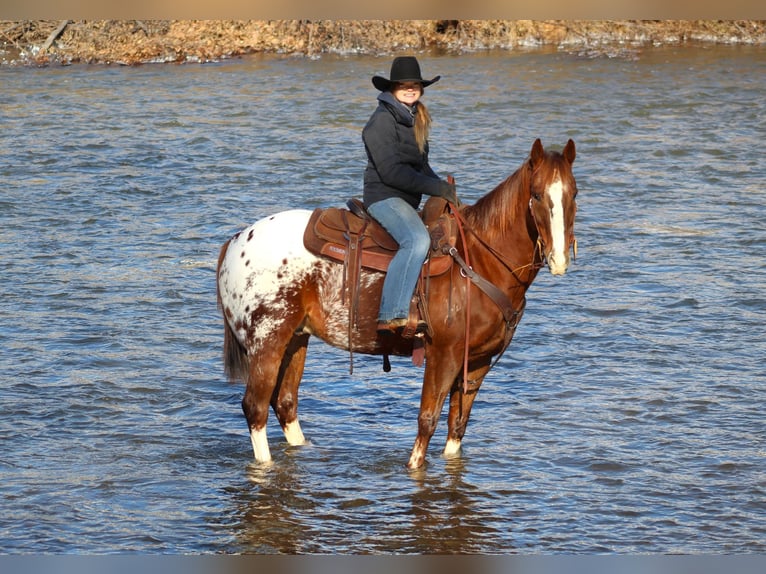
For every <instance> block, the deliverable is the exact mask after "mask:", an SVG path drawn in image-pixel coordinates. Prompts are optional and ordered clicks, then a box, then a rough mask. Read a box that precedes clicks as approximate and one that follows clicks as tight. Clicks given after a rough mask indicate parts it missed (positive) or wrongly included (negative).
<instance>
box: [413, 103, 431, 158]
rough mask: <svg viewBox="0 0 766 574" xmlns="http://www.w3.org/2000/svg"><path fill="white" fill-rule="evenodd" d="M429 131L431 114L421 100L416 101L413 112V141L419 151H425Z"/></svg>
mask: <svg viewBox="0 0 766 574" xmlns="http://www.w3.org/2000/svg"><path fill="white" fill-rule="evenodd" d="M430 131H431V114H429V113H428V108H426V106H425V104H423V103H422V102H418V111H417V113H416V114H415V141H416V142H417V144H418V149H419V150H420V153H425V150H426V143H428V134H429V132H430Z"/></svg>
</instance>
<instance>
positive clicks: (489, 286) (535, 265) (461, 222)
mask: <svg viewBox="0 0 766 574" xmlns="http://www.w3.org/2000/svg"><path fill="white" fill-rule="evenodd" d="M537 169H538V168H536V169H535V171H536V170H537ZM532 176H534V171H533V173H532ZM448 206H449V210H450V212H451V213H452V215H453V216H454V219H455V222H456V224H457V228H458V231H459V233H460V238H461V241H462V244H463V246H464V251H465V255H464V256H465V259H463V257H461V256H460V253H458V250H457V248H456V247H455V246H450V245H445V246H444V247H443V250H444V252H445V253H447V254H449V255H450V256H451V257H452V258H453V259H454V260H455V262H456V263H457V265H458V267H460V274H461V275H462V276H463V277H465V279H466V321H465V349H464V352H463V393H467V392H468V390H469V383H470V381H469V380H468V345H469V341H470V338H469V335H470V320H471V290H470V285H469V282H471V283H473V284H474V285H476V287H478V288H479V289H480V290H481V291H483V292H484V294H485V295H487V296H488V297H489V298H490V300H492V301H493V302H494V303H495V305H497V307H498V308H499V309H500V311H501V312H502V314H503V318H504V320H505V335H504V338H503V345H502V347H501V349H500V352H499V353H498V354H497V356H496V357H495V360H494V361H493V362H492V364H491V365H490V367H489V369H490V370H491V369H492V368H493V367H494V366H495V365H496V364H497V362H498V361H499V360H500V358H501V357H502V356H503V354H504V353H505V351H506V350H507V349H508V346H509V345H510V344H511V339H513V335H514V333H515V332H516V327H518V325H519V322H520V321H521V316H522V315H523V313H524V308H525V307H526V302H527V299H526V295H525V296H522V298H521V303H520V304H519V305H518V307H516V306H514V305H513V303H512V302H511V300H510V299H509V298H508V296H507V295H506V294H505V292H503V291H502V290H500V289H499V288H498V287H497V286H496V285H494V284H493V283H492V282H490V281H488V280H487V279H485V278H484V277H482V276H481V275H480V274H479V273H477V272H476V271H474V269H473V268H472V267H471V264H470V257H469V253H468V244H467V243H466V239H465V233H466V230H467V231H468V232H470V233H471V235H473V237H474V238H476V240H477V241H478V243H479V244H480V245H481V246H482V247H484V249H486V250H487V251H488V252H489V253H490V254H491V255H492V256H493V257H494V258H495V259H496V260H497V261H498V262H499V263H500V264H501V265H502V266H503V267H504V268H505V269H506V270H507V271H509V272H510V274H511V276H512V277H513V278H514V279H515V280H516V281H517V282H518V283H519V285H521V286H523V287H524V290H525V292H526V289H528V288H529V286H530V284H531V281H528V282H524V281H522V279H521V278H520V277H519V275H518V273H519V272H520V271H522V270H524V269H527V268H532V269H533V270H537V269H540V268H542V267H544V266H545V265H546V263H547V261H546V257H545V242H544V241H543V239H542V234H541V233H540V226H539V224H538V222H537V218H536V217H535V213H534V210H533V209H532V198H531V197H530V199H529V213H530V215H531V216H532V221H533V222H534V224H535V230H536V231H537V241H536V243H535V251H534V253H533V256H532V263H527V264H526V265H520V266H515V265H513V264H511V263H509V262H508V260H507V259H506V258H505V256H504V255H503V254H502V253H500V252H499V251H498V250H497V249H495V248H494V247H492V246H491V245H490V244H489V243H487V242H486V241H485V240H484V239H483V238H482V237H481V236H479V235H478V234H477V233H476V231H475V230H474V229H473V228H472V227H470V226H469V225H468V224H467V222H466V221H465V219H464V218H463V216H462V215H461V214H460V212H459V211H458V209H457V206H456V205H454V204H452V203H449V204H448ZM570 245H571V246H572V247H573V252H574V257H575V259H576V258H577V239H576V238H575V237H574V234H573V235H572V239H571V241H570ZM538 254H539V256H540V257H539V259H538V257H537V255H538Z"/></svg>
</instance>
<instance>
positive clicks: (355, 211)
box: [303, 197, 457, 276]
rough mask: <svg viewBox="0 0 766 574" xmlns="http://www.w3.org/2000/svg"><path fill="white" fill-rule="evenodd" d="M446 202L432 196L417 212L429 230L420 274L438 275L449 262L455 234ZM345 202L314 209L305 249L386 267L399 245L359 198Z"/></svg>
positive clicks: (355, 263)
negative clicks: (429, 240)
mask: <svg viewBox="0 0 766 574" xmlns="http://www.w3.org/2000/svg"><path fill="white" fill-rule="evenodd" d="M447 205H448V204H447V202H446V201H445V200H444V199H442V198H440V197H431V198H429V199H428V201H426V203H425V205H424V207H423V210H422V211H421V212H420V215H421V218H422V219H423V222H424V223H425V225H426V227H427V228H428V230H429V233H430V234H431V249H430V251H429V254H428V257H427V258H426V261H425V263H424V264H423V273H421V275H424V276H435V275H441V274H442V273H444V272H446V271H447V270H448V269H449V268H450V267H451V266H452V261H453V260H452V257H448V256H446V253H447V250H448V249H449V247H453V246H454V245H455V242H456V237H457V234H456V231H455V222H454V218H453V216H452V215H451V214H449V212H448V209H447ZM347 206H348V208H341V207H330V208H325V209H323V208H317V209H315V210H314V212H313V213H312V214H311V217H310V219H309V222H308V224H307V225H306V229H305V231H304V233H303V244H304V245H305V247H306V249H308V250H309V251H310V252H312V253H314V254H315V255H320V256H324V257H329V258H330V259H334V260H336V261H340V262H342V263H344V264H345V265H349V266H351V268H354V267H356V268H365V269H372V270H375V271H382V272H385V271H387V270H388V266H389V264H390V263H391V260H392V259H393V257H394V255H395V254H396V251H397V250H398V249H399V245H398V244H397V243H396V241H395V240H394V238H393V237H391V235H389V233H388V232H387V231H386V230H385V229H384V228H383V226H382V225H380V224H379V223H378V222H377V221H375V220H374V219H373V218H372V217H371V216H370V215H369V214H368V213H367V211H366V210H365V208H364V205H363V204H362V202H361V201H359V200H358V199H351V200H349V201H348V203H347Z"/></svg>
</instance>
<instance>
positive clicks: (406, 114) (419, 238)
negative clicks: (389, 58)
mask: <svg viewBox="0 0 766 574" xmlns="http://www.w3.org/2000/svg"><path fill="white" fill-rule="evenodd" d="M390 76H391V78H390V79H386V78H384V77H382V76H374V77H373V78H372V83H373V85H374V86H375V87H376V88H377V89H378V90H380V92H381V93H380V94H379V95H378V107H377V109H376V110H375V111H374V112H373V114H372V116H370V119H369V121H368V122H367V125H366V126H365V127H364V130H363V131H362V139H363V141H364V146H365V150H366V151H367V160H368V161H367V168H366V169H365V172H364V204H365V207H366V208H367V211H368V213H369V214H370V215H372V217H374V218H375V219H376V220H377V221H378V223H380V224H381V225H382V226H383V227H384V228H385V229H386V231H388V232H389V233H390V234H391V236H392V237H393V238H394V239H395V240H396V242H397V243H398V244H399V250H398V251H397V253H396V255H395V256H394V258H393V260H392V261H391V264H390V265H389V268H388V273H387V274H386V277H385V281H384V283H383V294H382V298H381V302H380V310H379V311H378V332H396V331H397V330H399V329H403V328H404V327H405V325H406V324H407V316H408V315H409V308H410V300H411V299H412V294H413V292H414V291H415V286H416V285H417V281H418V276H419V275H420V268H421V267H422V265H423V262H424V261H425V258H426V255H427V254H428V249H429V247H430V237H429V235H428V230H427V229H426V226H425V225H424V224H423V221H422V220H421V218H420V215H419V214H418V211H417V210H418V208H419V206H420V201H421V199H422V196H423V195H436V196H440V197H444V198H446V199H447V200H448V201H451V202H453V203H457V197H456V194H455V186H454V185H453V184H451V183H448V182H447V181H445V180H443V179H440V178H439V176H437V175H436V174H435V173H434V171H433V170H432V169H431V166H430V165H429V164H428V132H429V129H430V127H431V118H430V116H429V114H428V110H427V109H426V107H425V106H424V105H423V103H422V102H421V101H420V98H421V97H422V95H423V89H424V88H425V87H427V86H430V85H431V84H433V83H435V82H437V81H438V80H439V78H440V76H436V77H435V78H433V79H432V80H424V79H423V78H422V77H421V74H420V65H419V64H418V61H417V59H416V58H414V57H413V56H404V57H397V58H395V59H394V61H393V63H392V64H391V73H390ZM425 327H426V326H425V324H419V325H418V328H417V330H418V331H420V330H424V329H425Z"/></svg>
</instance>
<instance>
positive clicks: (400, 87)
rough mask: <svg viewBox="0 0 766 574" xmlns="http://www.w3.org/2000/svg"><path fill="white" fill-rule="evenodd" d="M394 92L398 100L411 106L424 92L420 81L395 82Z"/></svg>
mask: <svg viewBox="0 0 766 574" xmlns="http://www.w3.org/2000/svg"><path fill="white" fill-rule="evenodd" d="M393 94H394V97H395V98H396V99H397V100H399V101H400V102H402V103H403V104H407V105H408V106H411V105H412V104H414V103H415V102H417V101H418V100H419V99H420V96H421V95H422V94H423V85H422V84H421V83H420V82H397V83H396V84H394V88H393Z"/></svg>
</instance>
